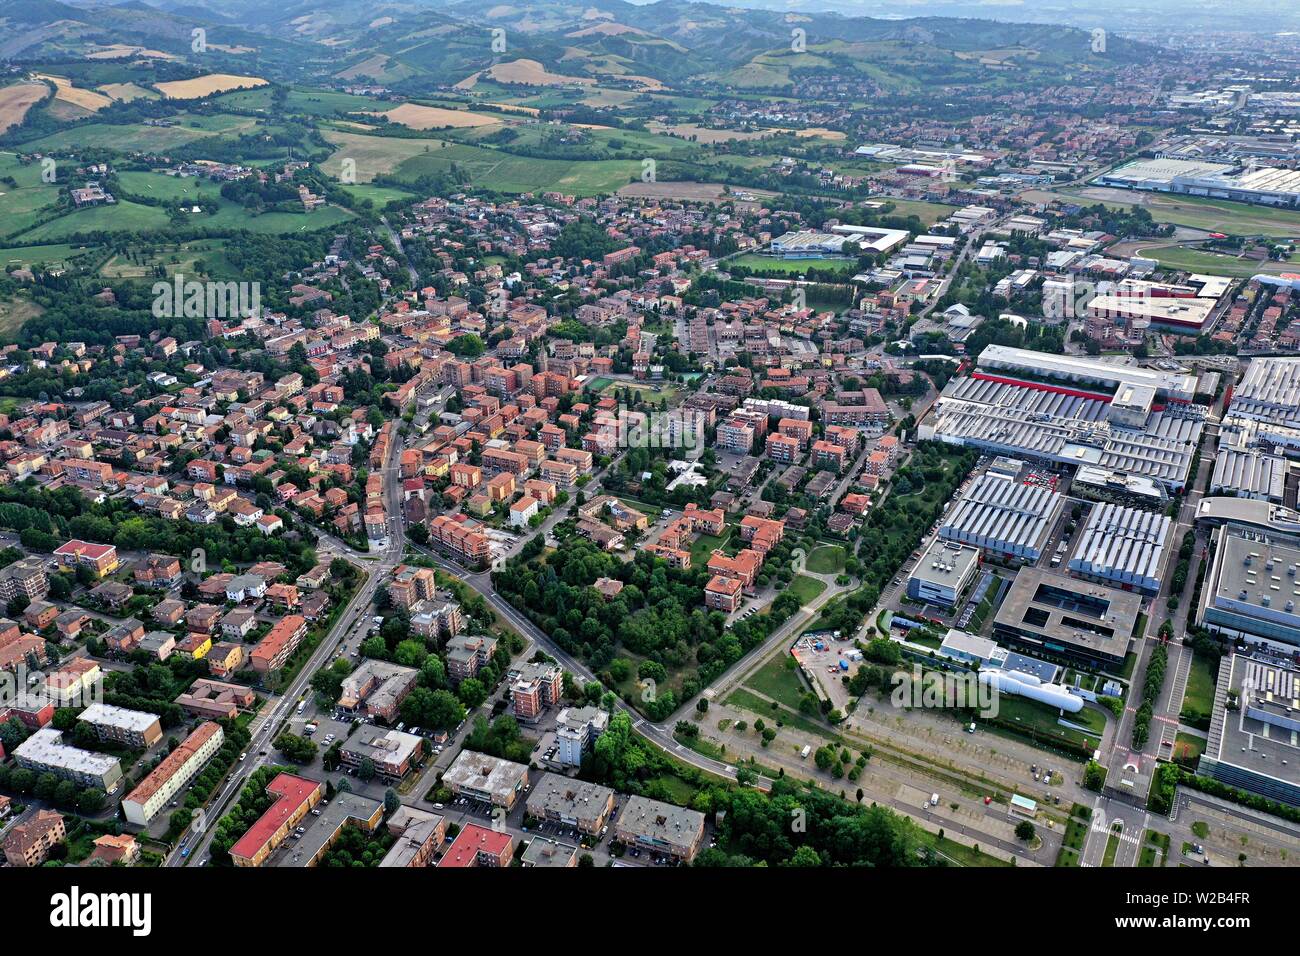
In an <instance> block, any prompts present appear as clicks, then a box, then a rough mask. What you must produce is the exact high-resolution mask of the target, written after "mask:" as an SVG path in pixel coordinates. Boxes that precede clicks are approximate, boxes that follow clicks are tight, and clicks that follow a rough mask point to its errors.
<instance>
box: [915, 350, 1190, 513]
mask: <svg viewBox="0 0 1300 956" xmlns="http://www.w3.org/2000/svg"><path fill="white" fill-rule="evenodd" d="M989 348H993V346H989V347H988V348H986V349H985V354H987V352H988V349H989ZM1033 354H1040V353H1033ZM1044 358H1051V356H1044ZM1107 410H1108V405H1107V403H1106V402H1104V401H1101V400H1099V399H1088V398H1080V397H1078V396H1074V395H1066V394H1063V393H1061V392H1053V391H1044V390H1041V389H1034V388H1025V387H1021V386H1018V385H1013V384H1006V383H1003V382H993V381H988V380H985V379H975V378H955V379H952V380H951V381H950V382H949V383H948V384H947V385H946V386H944V389H943V392H942V394H941V395H940V397H939V401H938V402H937V403H936V405H935V407H934V411H933V412H932V414H931V415H930V416H928V417H927V418H926V420H925V421H924V422H923V423H922V424H921V427H920V434H921V437H922V438H923V439H930V438H936V439H939V440H940V441H946V442H949V443H951V444H956V445H966V446H971V447H975V448H982V449H985V450H987V451H989V452H991V453H993V454H999V455H1014V456H1017V457H1026V458H1035V459H1039V460H1043V461H1052V462H1056V463H1059V464H1068V465H1075V466H1080V465H1095V466H1097V467H1100V468H1105V469H1109V470H1111V471H1115V472H1122V473H1124V474H1129V475H1138V476H1142V477H1146V478H1150V479H1152V480H1153V481H1159V482H1160V483H1161V484H1163V485H1166V486H1167V487H1170V488H1172V489H1177V488H1181V487H1182V484H1183V482H1184V481H1185V480H1186V477H1187V472H1188V469H1189V468H1190V467H1191V459H1192V454H1193V452H1194V450H1195V447H1196V442H1197V441H1198V439H1199V438H1200V434H1201V429H1202V428H1203V427H1204V411H1205V408H1204V406H1200V405H1191V406H1180V411H1176V412H1171V411H1166V412H1157V413H1155V414H1153V415H1152V416H1151V417H1150V418H1149V419H1148V420H1147V422H1146V427H1145V429H1143V430H1135V429H1132V428H1124V427H1119V426H1117V425H1114V424H1112V423H1111V422H1109V421H1108V420H1107Z"/></svg>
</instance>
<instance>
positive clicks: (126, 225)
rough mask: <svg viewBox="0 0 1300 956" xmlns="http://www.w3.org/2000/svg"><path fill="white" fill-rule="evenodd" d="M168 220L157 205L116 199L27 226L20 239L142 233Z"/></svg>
mask: <svg viewBox="0 0 1300 956" xmlns="http://www.w3.org/2000/svg"><path fill="white" fill-rule="evenodd" d="M170 222H171V220H170V218H169V217H168V215H167V213H166V212H165V211H164V210H162V209H159V208H158V207H156V206H142V205H139V204H138V203H133V202H119V203H115V204H114V205H112V206H91V207H88V208H86V209H77V210H75V211H73V212H70V213H68V214H67V215H66V216H60V217H59V218H58V219H52V220H50V221H49V222H46V223H42V224H41V225H39V226H37V227H36V228H35V229H29V230H28V231H27V232H24V233H22V234H21V236H20V237H19V238H21V239H22V241H24V242H48V241H49V240H51V239H65V238H67V237H68V236H74V235H77V234H79V233H89V232H101V231H102V232H145V231H150V230H158V231H161V230H165V229H166V228H167V226H168V224H169V223H170Z"/></svg>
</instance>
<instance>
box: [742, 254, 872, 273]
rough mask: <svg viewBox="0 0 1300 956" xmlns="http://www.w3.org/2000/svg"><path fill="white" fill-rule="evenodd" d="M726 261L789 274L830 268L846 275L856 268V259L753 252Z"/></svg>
mask: <svg viewBox="0 0 1300 956" xmlns="http://www.w3.org/2000/svg"><path fill="white" fill-rule="evenodd" d="M727 261H728V262H729V263H730V264H731V265H733V266H743V267H745V268H746V269H753V270H754V271H756V272H783V273H787V274H789V275H803V274H804V273H806V272H807V271H808V270H809V269H822V270H831V271H835V272H843V273H845V274H846V275H847V274H849V273H852V272H856V271H857V268H858V261H857V260H856V259H774V258H771V257H770V256H760V255H757V254H755V253H748V254H746V255H743V256H736V258H734V259H728V260H727Z"/></svg>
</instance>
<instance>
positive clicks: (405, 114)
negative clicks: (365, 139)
mask: <svg viewBox="0 0 1300 956" xmlns="http://www.w3.org/2000/svg"><path fill="white" fill-rule="evenodd" d="M366 115H367V116H382V117H384V118H385V119H387V120H388V121H389V122H390V123H400V124H401V125H403V126H409V127H410V128H411V129H445V128H446V127H449V126H450V127H475V126H500V125H501V123H502V122H503V120H502V119H501V118H499V117H496V116H489V115H486V114H483V113H471V112H469V111H468V110H447V109H441V108H440V107H436V106H421V105H419V104H418V103H403V104H402V105H401V106H398V107H396V108H394V109H391V110H381V111H372V112H370V113H367V114H366Z"/></svg>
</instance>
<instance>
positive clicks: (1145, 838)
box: [1137, 830, 1169, 867]
mask: <svg viewBox="0 0 1300 956" xmlns="http://www.w3.org/2000/svg"><path fill="white" fill-rule="evenodd" d="M1168 860H1169V834H1168V833H1160V832H1159V831H1157V830H1147V831H1146V832H1144V833H1143V834H1142V850H1141V852H1140V853H1139V854H1138V864H1137V865H1138V866H1142V867H1155V866H1164V865H1165V864H1166V862H1168Z"/></svg>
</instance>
